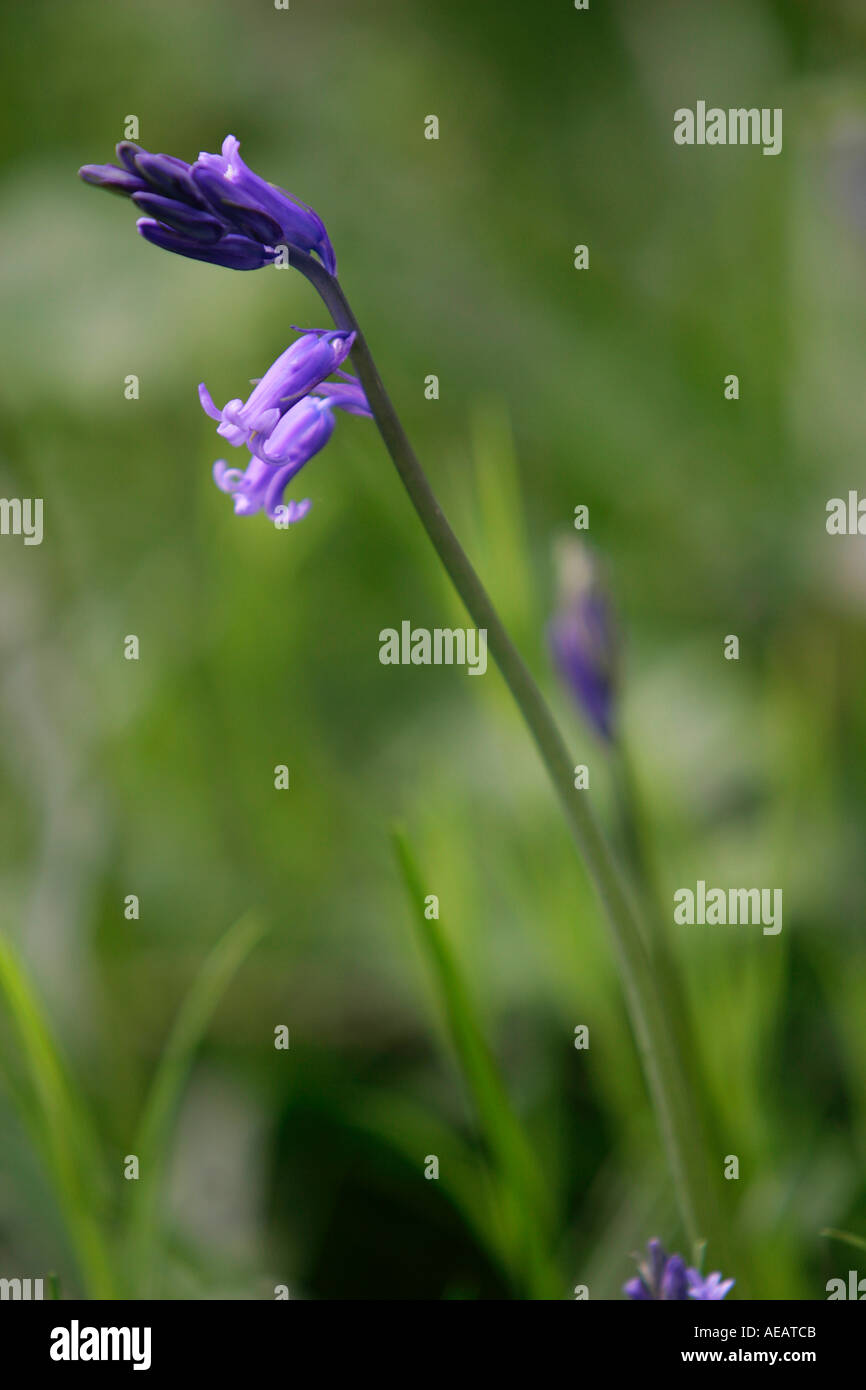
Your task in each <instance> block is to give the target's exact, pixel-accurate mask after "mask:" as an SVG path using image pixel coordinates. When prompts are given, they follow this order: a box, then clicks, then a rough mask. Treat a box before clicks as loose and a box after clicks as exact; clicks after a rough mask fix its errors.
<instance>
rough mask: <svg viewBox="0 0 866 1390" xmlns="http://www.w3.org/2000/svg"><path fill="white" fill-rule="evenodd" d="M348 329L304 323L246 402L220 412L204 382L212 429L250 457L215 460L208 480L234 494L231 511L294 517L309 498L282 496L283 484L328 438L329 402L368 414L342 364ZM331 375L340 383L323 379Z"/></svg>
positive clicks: (203, 399)
mask: <svg viewBox="0 0 866 1390" xmlns="http://www.w3.org/2000/svg"><path fill="white" fill-rule="evenodd" d="M354 340H355V335H354V333H344V332H342V331H340V330H334V331H332V332H328V331H326V330H325V329H311V330H310V331H309V332H307V333H303V334H302V335H301V337H300V338H298V339H296V341H295V342H294V343H292V345H291V346H290V347H288V348H287V349H286V351H285V352H284V353H282V354H281V356H279V357H278V358H277V360H276V362H274V364H273V366H271V367H269V368H268V370H267V372H266V373H265V375H264V376H263V377H261V378H260V379H259V380H258V381H257V382H256V383H255V384H254V386H253V390H252V391H251V393H250V395H249V396H248V398H247V400H246V401H242V400H240V399H236V400H231V401H228V402H227V403H226V404H225V405H224V406H223V408H222V410H220V409H219V408H218V407H217V406H216V405H215V404H214V402H213V400H212V399H211V395H210V392H209V391H208V389H207V387H206V386H205V384H204V382H202V384H201V385H200V386H199V388H198V393H199V399H200V401H201V404H202V408H203V410H204V411H205V413H206V414H207V415H209V416H210V418H211V419H212V420H216V421H218V424H217V434H219V435H221V436H222V438H223V439H225V441H226V442H227V443H228V444H231V445H232V446H233V447H234V448H242V447H246V448H247V449H248V450H249V453H250V455H251V457H250V459H249V462H248V464H247V466H246V468H243V469H242V468H230V467H229V466H228V464H227V463H226V461H225V459H219V460H218V461H217V462H216V463H215V464H214V470H213V473H214V480H215V482H216V484H217V486H218V487H219V488H221V489H222V491H223V492H228V493H230V494H231V496H232V497H233V499H234V507H235V512H236V514H237V515H238V516H251V515H252V514H253V513H255V512H260V511H264V512H265V514H266V516H268V517H269V518H270V519H271V520H272V521H275V522H278V523H281V524H290V523H291V522H294V521H300V520H301V519H302V517H305V516H306V515H307V512H308V511H309V510H310V507H311V505H312V504H311V502H310V500H309V498H306V499H305V500H304V501H303V502H291V501H290V502H286V503H284V502H283V493H284V492H285V489H286V487H287V486H288V484H289V483H290V482H291V481H292V479H293V478H294V477H295V474H296V473H299V472H300V470H301V469H302V468H303V466H304V464H305V463H308V462H309V460H310V459H311V458H312V457H313V456H314V454H317V453H318V452H319V450H320V449H322V448H323V447H324V446H325V444H327V442H328V440H329V439H330V437H331V435H332V434H333V431H334V408H335V407H339V408H340V409H341V410H345V411H347V412H348V413H349V414H352V415H368V416H369V415H370V409H369V406H368V405H367V400H366V397H365V395H364V392H363V390H362V388H361V386H360V383H359V382H358V381H357V379H356V378H355V377H352V376H350V375H349V374H348V373H347V372H344V371H342V370H340V369H341V365H342V363H343V362H344V361H345V359H346V358H347V357H348V355H349V353H350V351H351V349H352V343H353V342H354ZM332 373H335V374H336V375H337V376H339V377H340V380H339V381H326V380H325V378H326V377H328V376H330V375H331V374H332Z"/></svg>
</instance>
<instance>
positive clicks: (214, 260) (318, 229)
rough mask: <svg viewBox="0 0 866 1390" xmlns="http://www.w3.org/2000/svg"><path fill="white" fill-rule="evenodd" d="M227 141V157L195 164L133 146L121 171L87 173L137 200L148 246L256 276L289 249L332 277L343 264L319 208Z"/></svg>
mask: <svg viewBox="0 0 866 1390" xmlns="http://www.w3.org/2000/svg"><path fill="white" fill-rule="evenodd" d="M239 149H240V145H239V142H238V140H237V139H236V138H235V136H234V135H227V136H226V138H225V140H224V141H223V144H222V153H221V154H208V153H206V152H204V151H203V152H202V153H201V154H200V155H199V157H198V159H197V160H196V161H195V163H194V164H186V163H185V162H184V161H183V160H182V159H176V158H175V157H174V155H168V154H151V153H149V151H147V150H143V149H141V148H140V146H138V145H135V144H133V143H132V142H131V141H129V140H123V141H121V143H120V144H119V145H118V146H117V157H118V159H119V160H120V164H119V165H116V164H85V165H84V166H83V167H82V168H81V169H80V170H79V174H80V176H81V178H82V179H84V181H85V183H91V184H95V185H96V186H97V187H99V188H105V189H108V191H109V192H111V193H119V194H121V195H123V196H124V197H128V198H131V199H132V201H133V202H134V203H135V204H136V206H137V207H138V208H139V209H140V211H141V212H143V213H144V214H145V216H144V217H141V218H139V221H138V224H137V225H138V230H139V232H140V234H141V235H142V236H143V237H144V238H145V240H146V241H150V242H153V244H154V245H156V246H161V247H162V248H163V249H164V250H166V251H174V252H175V253H176V254H177V255H180V256H190V257H192V259H194V260H198V261H208V262H210V263H211V264H213V265H221V266H224V267H226V268H228V269H229V270H256V269H258V268H259V267H260V266H263V265H268V264H270V263H271V262H272V261H274V260H275V259H276V257H277V255H278V253H279V248H280V247H281V246H283V245H286V246H289V247H297V248H299V249H300V250H302V251H306V252H308V253H310V252H315V254H316V255H318V257H319V258H320V260H321V261H322V263H323V265H324V266H325V269H326V270H327V271H328V272H329V274H331V275H333V274H335V273H336V269H337V261H336V257H335V256H334V249H333V247H332V246H331V243H330V241H329V239H328V234H327V232H326V230H325V226H324V223H323V222H322V219H321V218H320V217H319V216H318V214H317V213H316V212H314V211H313V209H312V208H309V207H307V206H306V204H305V203H301V202H299V201H298V200H297V199H296V198H293V197H292V196H291V195H290V194H289V193H286V192H285V191H284V190H283V189H281V188H276V187H274V185H273V184H270V183H267V182H266V181H265V180H264V179H262V178H260V177H259V175H258V174H254V173H253V171H252V170H251V169H249V168H248V167H247V165H246V164H245V163H244V161H243V160H242V159H241V157H240V154H239Z"/></svg>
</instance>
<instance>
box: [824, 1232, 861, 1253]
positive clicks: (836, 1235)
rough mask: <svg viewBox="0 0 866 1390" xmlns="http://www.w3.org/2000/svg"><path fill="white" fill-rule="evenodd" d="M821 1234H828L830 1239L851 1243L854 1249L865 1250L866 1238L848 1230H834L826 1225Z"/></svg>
mask: <svg viewBox="0 0 866 1390" xmlns="http://www.w3.org/2000/svg"><path fill="white" fill-rule="evenodd" d="M821 1235H822V1236H829V1237H830V1239H831V1240H841V1241H844V1243H845V1244H846V1245H853V1246H854V1248H855V1250H866V1240H864V1239H863V1237H862V1236H855V1235H852V1234H851V1232H850V1231H834V1230H832V1229H830V1228H829V1227H828V1228H827V1230H824V1231H822V1232H821Z"/></svg>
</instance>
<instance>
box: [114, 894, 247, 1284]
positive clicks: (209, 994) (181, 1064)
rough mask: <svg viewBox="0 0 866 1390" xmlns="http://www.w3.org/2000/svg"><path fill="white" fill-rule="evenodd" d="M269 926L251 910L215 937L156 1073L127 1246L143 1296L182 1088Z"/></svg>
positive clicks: (141, 1135)
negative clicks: (220, 1008) (224, 1000)
mask: <svg viewBox="0 0 866 1390" xmlns="http://www.w3.org/2000/svg"><path fill="white" fill-rule="evenodd" d="M265 930H266V928H265V927H264V925H263V924H262V923H261V922H260V921H259V919H258V918H257V917H255V916H254V915H253V914H252V913H248V914H246V915H245V916H244V917H241V918H240V919H239V921H237V922H235V924H234V926H232V927H231V928H230V929H229V930H228V931H227V932H226V934H225V936H223V937H222V938H221V939H220V940H219V941H218V942H217V944H216V946H215V947H214V948H213V950H212V951H211V953H210V955H209V956H208V957H207V959H206V960H205V963H204V965H203V966H202V968H201V971H200V972H199V974H198V976H197V977H196V979H195V980H194V981H193V984H192V986H191V987H190V990H189V993H188V994H187V996H186V998H185V1000H184V1001H183V1003H182V1005H181V1007H180V1010H179V1011H178V1015H177V1018H176V1019H175V1022H174V1026H173V1028H172V1030H171V1033H170V1034H169V1037H168V1041H167V1042H166V1045H165V1048H164V1050H163V1054H162V1057H161V1058H160V1061H159V1065H158V1066H157V1069H156V1072H155V1073H154V1077H153V1080H152V1082H151V1085H150V1089H149V1091H148V1095H147V1099H146V1101H145V1104H144V1109H143V1111H142V1116H141V1121H140V1123H139V1127H138V1131H137V1134H136V1139H135V1143H134V1146H133V1150H132V1151H133V1152H134V1153H135V1154H136V1155H137V1156H138V1160H139V1179H138V1181H137V1182H136V1183H134V1184H133V1185H132V1186H133V1191H132V1194H131V1199H130V1211H129V1225H128V1241H127V1250H128V1260H129V1269H130V1278H131V1280H132V1282H133V1283H134V1284H135V1286H136V1287H138V1288H139V1290H140V1296H141V1297H146V1296H148V1293H149V1285H150V1282H151V1270H152V1265H153V1253H154V1249H155V1245H156V1237H157V1225H158V1210H157V1209H158V1202H159V1189H160V1181H161V1178H162V1175H163V1172H164V1170H165V1165H166V1160H167V1154H168V1147H169V1143H170V1137H171V1130H172V1125H173V1121H174V1118H175V1114H176V1112H177V1109H178V1105H179V1103H180V1097H181V1093H182V1091H183V1087H184V1085H185V1083H186V1080H187V1078H188V1076H189V1073H190V1071H191V1069H192V1063H193V1058H194V1055H195V1052H196V1050H197V1049H198V1047H199V1045H200V1043H201V1041H202V1038H203V1037H204V1035H205V1033H206V1031H207V1028H208V1025H209V1023H210V1021H211V1019H212V1017H213V1015H214V1012H215V1011H216V1008H217V1005H218V1004H219V1002H220V999H221V998H222V996H223V994H224V993H225V991H226V989H227V988H228V986H229V984H230V983H231V980H232V978H233V977H234V975H235V974H236V973H237V971H238V970H239V969H240V967H241V966H242V965H243V963H244V961H245V960H246V958H247V956H249V954H250V952H251V951H252V950H253V949H254V947H255V946H257V945H258V943H259V942H260V941H261V939H262V937H263V936H264V934H265Z"/></svg>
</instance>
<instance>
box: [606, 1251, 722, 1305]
mask: <svg viewBox="0 0 866 1390" xmlns="http://www.w3.org/2000/svg"><path fill="white" fill-rule="evenodd" d="M647 1252H648V1253H647V1258H646V1259H645V1260H644V1261H643V1262H642V1263H641V1264H639V1265H638V1271H639V1272H638V1274H637V1276H636V1277H635V1278H634V1279H630V1280H629V1281H628V1283H627V1284H624V1285H623V1293H624V1294H625V1295H626V1296H627V1297H628V1298H631V1299H636V1300H641V1301H645V1300H653V1301H657V1302H663V1301H666V1302H670V1301H680V1302H682V1301H685V1300H688V1299H693V1300H703V1301H708V1300H716V1301H718V1300H720V1299H723V1298H724V1297H725V1295H726V1294H727V1293H729V1292H730V1290H731V1289H732V1288H733V1287H734V1280H733V1279H722V1276H721V1274H719V1273H714V1274H708V1275H707V1276H706V1278H704V1277H703V1275H701V1274H700V1273H699V1272H698V1271H697V1270H696V1269H692V1268H689V1267H687V1266H686V1262H685V1260H684V1259H683V1257H682V1255H668V1254H667V1252H666V1251H665V1249H664V1247H663V1246H662V1244H661V1242H660V1241H658V1240H651V1241H648V1242H647Z"/></svg>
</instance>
